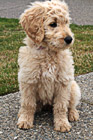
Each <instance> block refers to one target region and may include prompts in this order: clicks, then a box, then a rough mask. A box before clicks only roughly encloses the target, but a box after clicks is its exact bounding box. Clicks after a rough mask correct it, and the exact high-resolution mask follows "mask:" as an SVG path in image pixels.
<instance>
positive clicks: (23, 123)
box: [17, 121, 33, 129]
mask: <svg viewBox="0 0 93 140" xmlns="http://www.w3.org/2000/svg"><path fill="white" fill-rule="evenodd" d="M17 125H18V127H19V128H20V129H30V128H32V127H33V125H31V124H30V123H29V122H26V121H21V122H18V123H17Z"/></svg>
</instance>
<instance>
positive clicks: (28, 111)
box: [17, 83, 36, 129]
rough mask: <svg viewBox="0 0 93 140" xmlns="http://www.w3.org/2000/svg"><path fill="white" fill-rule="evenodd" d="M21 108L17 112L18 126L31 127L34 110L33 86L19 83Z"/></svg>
mask: <svg viewBox="0 0 93 140" xmlns="http://www.w3.org/2000/svg"><path fill="white" fill-rule="evenodd" d="M20 91H21V94H22V95H21V108H20V110H19V113H18V117H19V119H18V123H17V125H18V127H19V128H22V129H29V128H32V127H33V120H34V113H35V111H36V93H35V86H34V85H30V84H26V83H20Z"/></svg>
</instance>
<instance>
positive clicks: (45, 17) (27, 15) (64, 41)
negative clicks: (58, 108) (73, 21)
mask: <svg viewBox="0 0 93 140" xmlns="http://www.w3.org/2000/svg"><path fill="white" fill-rule="evenodd" d="M69 20H70V18H69V10H68V6H67V4H66V3H65V2H64V1H63V2H61V1H59V0H52V1H45V2H35V3H33V4H32V6H31V7H30V8H29V9H27V10H26V11H25V12H24V13H23V14H22V15H21V18H20V23H21V25H22V27H23V28H24V30H25V32H26V33H27V35H28V36H29V38H30V39H31V40H33V41H34V43H36V44H43V45H45V46H44V47H48V48H49V49H52V50H59V49H65V48H67V47H68V46H70V45H71V44H72V43H73V40H74V39H73V33H72V32H71V30H70V28H69Z"/></svg>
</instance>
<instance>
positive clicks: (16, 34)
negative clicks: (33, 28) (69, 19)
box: [0, 18, 93, 95]
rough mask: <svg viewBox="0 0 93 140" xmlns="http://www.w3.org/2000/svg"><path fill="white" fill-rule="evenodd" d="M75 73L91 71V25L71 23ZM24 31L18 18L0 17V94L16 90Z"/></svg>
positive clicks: (92, 49)
mask: <svg viewBox="0 0 93 140" xmlns="http://www.w3.org/2000/svg"><path fill="white" fill-rule="evenodd" d="M71 28H72V31H73V32H74V34H75V43H74V45H73V47H71V50H72V52H73V56H74V62H75V75H79V74H85V73H88V72H91V71H93V26H77V25H74V24H72V25H71ZM24 37H25V33H24V31H23V30H22V28H21V26H20V25H19V21H18V19H6V18H0V95H5V94H8V93H11V92H16V91H18V82H17V73H18V64H17V59H18V50H19V47H20V46H22V45H23V43H22V40H23V38H24Z"/></svg>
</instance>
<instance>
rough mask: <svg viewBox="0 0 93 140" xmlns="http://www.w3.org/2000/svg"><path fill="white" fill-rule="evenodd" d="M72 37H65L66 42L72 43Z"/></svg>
mask: <svg viewBox="0 0 93 140" xmlns="http://www.w3.org/2000/svg"><path fill="white" fill-rule="evenodd" d="M72 40H73V39H72V37H71V36H67V37H65V38H64V41H65V42H66V44H70V43H71V42H72Z"/></svg>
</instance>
